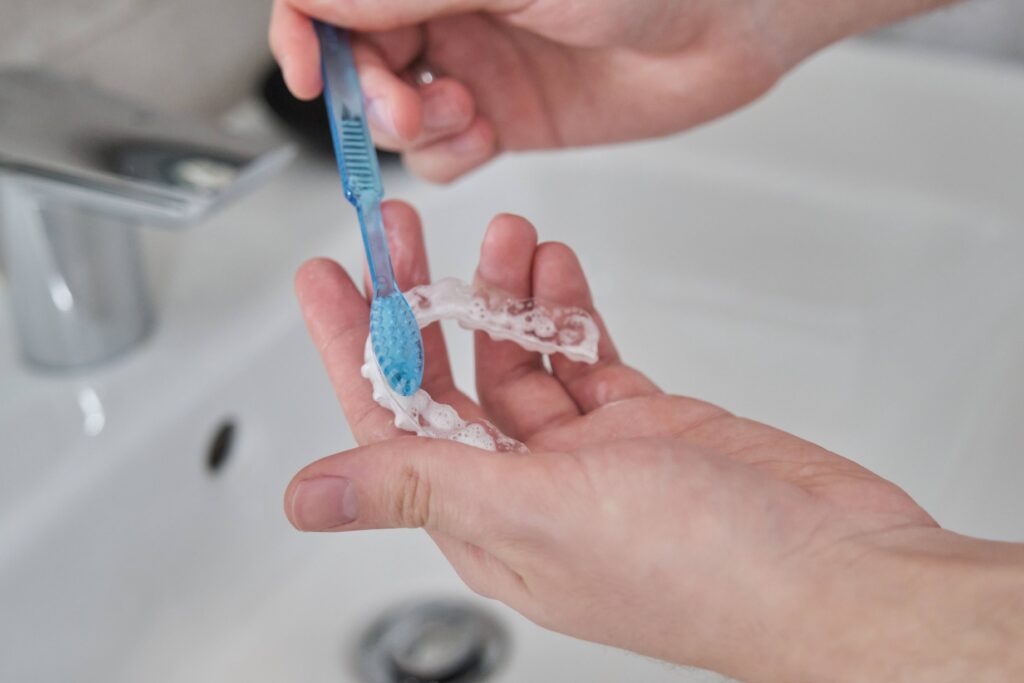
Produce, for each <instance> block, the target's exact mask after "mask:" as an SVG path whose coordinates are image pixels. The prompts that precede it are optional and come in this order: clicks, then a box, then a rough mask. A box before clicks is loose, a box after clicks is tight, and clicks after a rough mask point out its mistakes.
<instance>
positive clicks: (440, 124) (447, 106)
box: [423, 89, 468, 131]
mask: <svg viewBox="0 0 1024 683" xmlns="http://www.w3.org/2000/svg"><path fill="white" fill-rule="evenodd" d="M463 118H464V115H463V114H462V112H460V111H459V109H458V107H456V106H455V105H454V103H453V102H452V99H451V98H450V97H445V94H444V91H443V90H437V89H428V90H427V91H426V92H425V93H424V94H423V128H424V129H426V130H430V131H443V130H451V129H453V128H457V127H458V126H459V125H460V124H462V123H463ZM466 123H468V121H467V122H466Z"/></svg>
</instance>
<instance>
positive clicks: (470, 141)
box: [404, 115, 498, 183]
mask: <svg viewBox="0 0 1024 683" xmlns="http://www.w3.org/2000/svg"><path fill="white" fill-rule="evenodd" d="M497 154H498V138H497V135H496V134H495V131H494V126H493V125H492V124H491V122H490V121H489V120H487V119H486V118H484V117H482V116H480V115H477V116H476V118H474V119H473V122H472V123H471V124H470V125H469V127H468V128H466V129H465V130H463V131H462V132H460V133H457V134H455V135H452V136H449V137H447V138H444V139H442V140H438V141H437V142H433V143H431V144H429V145H426V146H424V147H421V148H419V149H411V150H409V151H407V152H406V153H405V154H404V159H405V165H406V167H407V168H408V169H409V170H410V171H412V172H413V173H415V174H416V175H418V176H420V177H422V178H425V179H427V180H430V181H433V182H435V183H448V182H451V181H452V180H455V179H456V178H458V177H459V176H462V175H465V174H466V173H468V172H470V171H472V170H473V169H475V168H477V167H478V166H480V165H482V164H484V163H485V162H487V161H489V160H490V159H493V158H494V157H495V155H497Z"/></svg>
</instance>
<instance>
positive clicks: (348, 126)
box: [315, 21, 423, 396]
mask: <svg viewBox="0 0 1024 683" xmlns="http://www.w3.org/2000/svg"><path fill="white" fill-rule="evenodd" d="M315 24H316V32H317V36H318V37H319V39H320V52H321V55H322V58H321V66H322V68H323V77H324V102H326V104H327V118H328V119H329V120H330V122H331V137H332V139H333V140H334V154H335V156H336V157H337V159H338V170H339V171H341V184H342V187H344V189H345V197H346V198H347V199H348V201H349V202H351V203H352V205H353V206H354V207H355V208H356V213H357V214H358V216H359V227H360V229H361V230H362V233H363V245H364V246H365V247H366V261H367V263H369V265H370V280H371V281H372V282H373V302H372V303H371V304H370V340H371V344H372V346H373V353H374V355H375V356H376V357H377V364H378V365H380V369H381V372H382V373H383V375H384V377H385V378H387V380H388V384H390V385H391V388H392V389H394V390H395V391H397V392H398V393H399V394H401V395H402V396H409V395H411V394H412V393H413V392H415V391H416V390H417V389H419V387H420V383H421V382H422V380H423V338H422V336H420V328H419V325H417V323H416V317H415V316H414V315H413V312H412V309H411V308H409V303H408V302H407V301H406V300H405V296H403V295H402V291H401V290H400V289H399V288H398V284H397V283H396V282H395V271H394V270H393V269H392V267H391V255H390V254H389V253H388V241H387V237H386V236H385V234H384V224H383V222H382V221H381V213H380V203H381V199H382V198H383V196H384V186H383V184H382V183H381V179H380V167H379V166H378V165H377V152H376V150H375V149H374V147H373V142H372V141H371V139H370V131H369V129H368V128H367V126H366V117H365V115H364V110H363V94H362V90H361V89H360V87H359V76H358V74H357V73H356V67H355V62H354V60H353V59H352V47H351V45H350V44H349V40H348V32H347V31H345V30H344V29H338V28H336V27H334V26H330V25H328V24H324V23H322V22H319V21H317V22H315Z"/></svg>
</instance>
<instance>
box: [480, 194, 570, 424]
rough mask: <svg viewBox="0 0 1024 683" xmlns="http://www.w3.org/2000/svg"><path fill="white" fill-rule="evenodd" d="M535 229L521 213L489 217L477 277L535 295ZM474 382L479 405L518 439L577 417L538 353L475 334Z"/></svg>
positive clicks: (510, 290)
mask: <svg viewBox="0 0 1024 683" xmlns="http://www.w3.org/2000/svg"><path fill="white" fill-rule="evenodd" d="M536 244H537V231H536V230H535V229H534V227H533V226H532V225H530V223H529V221H527V220H526V219H524V218H521V217H519V216H512V215H509V214H503V215H499V216H497V217H496V218H495V219H494V220H492V221H491V224H490V225H489V226H488V228H487V234H486V235H485V236H484V241H483V245H482V246H481V247H480V265H479V266H478V267H477V273H476V277H477V279H478V280H479V281H480V282H482V283H484V284H488V285H492V286H494V287H497V288H498V289H500V290H503V291H504V292H507V293H508V294H510V295H511V296H513V297H517V298H525V297H529V296H531V293H532V291H531V290H532V285H531V283H532V279H531V278H532V276H531V270H532V268H533V261H534V251H535V248H536ZM475 339H476V373H477V377H476V382H477V393H478V395H479V396H480V403H481V405H482V406H483V407H484V409H485V410H486V412H487V414H488V415H490V417H491V419H492V421H494V423H495V424H497V425H498V426H499V427H500V428H501V429H502V430H503V431H505V433H507V434H510V435H511V436H514V437H515V438H517V439H519V440H520V441H526V440H527V439H529V437H530V436H531V435H532V434H534V433H536V432H537V431H538V430H540V429H542V428H543V427H545V426H547V425H549V424H551V423H553V422H555V421H559V420H564V419H567V418H569V417H572V416H576V415H579V411H578V409H577V407H576V404H575V403H574V402H573V400H572V399H571V398H570V397H569V395H568V394H567V393H566V392H565V389H564V388H563V387H562V384H561V383H560V382H559V381H558V380H557V379H555V378H554V377H552V376H551V375H550V374H548V372H547V371H546V370H545V369H544V365H543V361H542V359H541V356H540V354H537V353H533V352H530V351H526V350H525V349H523V348H521V347H520V346H519V345H517V344H515V343H513V342H508V341H494V340H493V339H491V338H490V337H488V336H487V334H485V333H483V332H477V333H476V335H475Z"/></svg>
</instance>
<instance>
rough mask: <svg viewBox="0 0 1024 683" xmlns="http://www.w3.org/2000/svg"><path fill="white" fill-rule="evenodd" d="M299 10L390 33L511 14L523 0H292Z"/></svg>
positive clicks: (341, 24) (335, 22) (338, 22)
mask: <svg viewBox="0 0 1024 683" xmlns="http://www.w3.org/2000/svg"><path fill="white" fill-rule="evenodd" d="M291 2H292V5H293V6H294V7H295V8H296V9H297V10H299V11H301V12H304V13H305V14H308V15H310V16H315V17H317V18H318V19H323V20H324V21H330V22H332V23H334V24H337V25H338V26H346V27H348V28H352V29H355V30H357V31H389V30H391V29H396V28H401V27H403V26H411V25H413V24H419V23H422V22H424V21H427V20H430V19H436V18H437V17H442V16H449V15H452V14H462V13H465V12H476V11H506V10H507V11H511V10H513V9H515V8H516V7H517V5H524V4H526V3H525V2H524V1H523V0H346V1H345V2H324V0H291Z"/></svg>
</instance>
